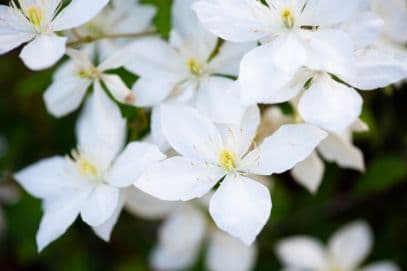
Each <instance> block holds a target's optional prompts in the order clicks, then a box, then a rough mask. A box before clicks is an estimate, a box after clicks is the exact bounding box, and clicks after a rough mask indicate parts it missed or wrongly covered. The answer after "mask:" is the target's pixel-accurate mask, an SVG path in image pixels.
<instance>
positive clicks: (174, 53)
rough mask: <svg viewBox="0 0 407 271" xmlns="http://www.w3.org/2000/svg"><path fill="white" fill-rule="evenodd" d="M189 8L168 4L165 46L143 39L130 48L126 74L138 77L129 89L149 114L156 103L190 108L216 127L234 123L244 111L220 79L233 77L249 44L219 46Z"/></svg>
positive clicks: (181, 0)
mask: <svg viewBox="0 0 407 271" xmlns="http://www.w3.org/2000/svg"><path fill="white" fill-rule="evenodd" d="M193 2H194V1H193V0H176V1H175V2H174V4H173V11H172V19H173V20H172V21H173V29H172V31H171V37H170V41H169V43H167V42H165V41H163V40H161V39H159V38H147V39H142V40H139V41H136V42H134V43H133V45H132V46H130V47H132V49H131V56H130V59H131V62H130V63H128V64H127V65H126V68H127V69H129V70H130V71H132V72H134V73H136V74H138V75H140V79H139V80H138V81H137V82H136V84H135V85H134V87H133V90H134V93H135V96H136V104H137V105H138V106H143V107H155V108H154V110H157V108H156V106H158V105H160V104H162V103H169V102H177V103H183V104H190V105H193V106H195V107H196V108H198V110H200V111H201V112H203V113H205V114H207V116H209V117H210V118H211V119H213V120H214V121H216V122H218V123H230V122H233V123H238V122H239V121H240V119H241V117H242V115H243V113H244V111H245V108H244V107H243V106H242V105H241V102H240V98H239V92H238V91H236V89H235V85H234V83H233V80H231V79H229V78H227V77H225V76H224V75H229V76H237V74H238V67H239V62H240V59H241V57H242V55H243V54H244V53H245V52H246V51H247V50H249V48H252V47H253V46H254V43H250V44H232V43H228V42H225V43H223V44H221V45H219V43H218V39H217V37H216V36H214V35H212V34H211V33H209V32H208V31H206V30H205V29H203V27H202V26H201V24H200V23H199V22H198V20H197V18H196V16H195V14H194V13H193V12H192V10H191V9H190V7H189V6H190V5H191V3H193ZM153 114H155V113H153ZM153 121H155V119H154V118H153ZM157 121H159V120H157ZM152 126H153V129H154V127H156V126H159V125H156V124H153V125H152ZM153 133H154V130H153Z"/></svg>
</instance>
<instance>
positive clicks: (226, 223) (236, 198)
mask: <svg viewBox="0 0 407 271" xmlns="http://www.w3.org/2000/svg"><path fill="white" fill-rule="evenodd" d="M209 212H210V214H211V216H212V218H213V219H214V221H215V223H216V225H217V226H218V227H219V228H220V229H221V230H223V231H225V232H227V233H229V234H230V235H232V236H234V237H236V238H238V239H240V240H241V241H243V243H245V244H246V245H251V244H252V243H253V242H254V240H255V239H256V237H257V235H258V234H259V233H260V231H261V230H262V229H263V227H264V226H265V225H266V223H267V221H268V219H269V217H270V212H271V198H270V193H269V191H268V189H267V187H265V186H264V185H262V184H260V183H258V182H255V181H253V180H251V179H249V178H246V177H243V176H240V175H228V176H226V178H225V179H224V180H223V182H222V184H221V185H220V187H219V188H218V189H217V191H216V192H215V194H214V195H213V197H212V199H211V202H210V206H209Z"/></svg>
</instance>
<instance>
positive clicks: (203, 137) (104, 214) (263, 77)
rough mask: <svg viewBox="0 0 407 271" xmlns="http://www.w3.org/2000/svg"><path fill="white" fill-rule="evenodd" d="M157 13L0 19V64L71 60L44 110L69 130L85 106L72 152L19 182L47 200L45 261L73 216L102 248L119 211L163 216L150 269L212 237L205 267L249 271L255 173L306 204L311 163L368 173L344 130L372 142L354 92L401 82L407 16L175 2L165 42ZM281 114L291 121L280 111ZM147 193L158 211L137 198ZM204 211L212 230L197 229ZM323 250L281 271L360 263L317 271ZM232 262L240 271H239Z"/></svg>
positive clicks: (400, 2) (18, 9)
mask: <svg viewBox="0 0 407 271" xmlns="http://www.w3.org/2000/svg"><path fill="white" fill-rule="evenodd" d="M155 13H156V11H155V9H154V8H153V7H152V6H148V5H142V4H139V3H138V2H137V1H135V0H134V1H130V0H112V1H111V3H109V1H108V0H92V1H89V0H72V1H70V2H69V3H68V4H66V3H64V1H62V0H15V1H14V0H13V1H12V2H11V4H10V6H0V53H2V54H3V53H6V52H9V51H10V50H12V49H15V48H16V47H18V46H20V45H21V44H23V43H27V42H28V44H27V45H25V47H24V48H23V50H22V52H21V54H20V57H21V58H22V60H23V61H24V63H25V65H26V66H27V67H28V68H30V69H32V70H40V69H45V68H49V67H51V66H54V65H55V64H56V63H57V62H58V61H59V60H60V59H61V58H63V57H64V55H65V56H66V58H68V60H66V61H65V62H64V63H63V64H62V65H60V66H58V68H57V71H56V72H55V75H54V79H53V83H52V85H51V86H50V87H49V88H48V89H47V90H46V91H45V94H44V101H45V104H46V107H47V110H48V112H49V113H50V114H52V115H54V116H55V117H63V116H65V115H67V114H69V113H71V112H73V111H75V110H77V109H78V108H79V107H81V104H82V103H84V104H85V105H84V108H83V110H82V114H81V116H80V118H79V120H78V123H77V141H78V147H77V149H75V150H73V151H72V153H71V154H70V155H67V156H65V157H60V156H56V157H53V158H48V159H45V160H42V161H40V162H38V163H36V164H34V165H32V166H30V167H28V168H26V169H23V170H21V171H20V172H18V173H17V174H16V175H15V178H16V180H17V181H18V182H19V183H20V184H21V185H22V186H23V187H24V188H25V189H26V190H27V191H28V192H29V193H30V194H32V195H33V196H35V197H37V198H40V199H41V200H42V201H43V210H44V216H43V218H42V221H41V225H40V229H39V231H38V234H37V243H38V247H39V250H42V249H43V248H44V247H45V246H47V245H48V244H49V243H50V242H52V241H54V240H55V239H57V238H58V237H60V236H61V235H62V234H63V233H64V232H65V231H66V230H67V228H68V227H69V226H70V225H71V224H72V223H73V222H74V221H75V220H76V218H77V217H78V216H79V214H80V217H81V219H82V220H83V221H84V222H85V223H87V224H88V225H90V226H91V227H92V228H93V229H94V231H95V232H96V234H97V235H98V236H100V237H101V238H103V239H105V240H109V238H110V234H111V232H112V230H113V227H114V225H115V224H116V222H117V220H118V218H119V215H120V212H121V210H122V209H123V207H124V206H128V208H129V209H130V210H136V211H135V212H136V213H140V212H141V213H145V212H146V213H147V216H149V215H148V214H151V212H152V213H153V215H152V216H153V217H156V216H157V215H158V216H161V217H162V216H168V218H167V220H166V222H165V223H164V226H163V228H162V230H161V234H160V242H159V245H158V246H157V248H156V250H155V252H154V253H153V256H152V264H153V266H155V268H156V269H170V270H173V269H182V268H185V267H186V266H189V265H190V264H191V263H192V261H193V260H194V259H195V258H196V255H197V253H198V251H199V246H200V244H201V243H202V242H203V240H204V239H205V238H206V237H207V238H209V240H210V242H209V249H208V260H207V266H208V268H209V269H210V270H249V269H250V268H251V267H252V265H253V262H254V257H255V254H256V253H255V251H256V249H255V244H253V242H254V241H255V239H256V237H257V235H258V234H259V233H260V232H261V231H262V229H263V227H264V226H265V224H266V223H267V221H268V220H269V216H270V213H271V209H272V204H271V197H270V192H269V189H268V187H267V185H263V184H262V183H261V182H258V181H256V180H255V179H254V178H256V176H270V175H272V174H279V173H283V172H286V171H288V170H292V174H293V176H294V178H295V179H296V180H298V182H299V183H301V184H302V185H304V186H305V187H306V188H307V189H308V190H309V191H311V192H313V193H316V192H317V190H318V187H319V185H320V183H321V180H322V175H323V171H324V163H323V161H322V160H321V157H323V158H324V159H325V160H327V161H333V162H336V163H337V164H338V165H339V166H341V167H345V168H352V169H357V170H363V169H364V162H363V154H362V152H361V151H360V150H359V149H357V148H356V147H355V146H354V145H353V143H352V132H354V131H366V130H367V129H368V128H367V126H366V125H365V124H364V123H363V122H362V121H361V120H360V119H359V117H360V115H361V112H362V106H363V99H362V96H361V95H360V94H359V92H358V91H357V90H362V91H363V90H374V89H378V88H382V87H386V86H389V85H391V84H393V83H397V82H399V81H402V80H403V79H405V78H406V77H407V51H406V50H405V49H404V47H403V46H404V44H405V43H406V42H407V7H406V3H405V1H404V0H391V1H382V0H370V1H369V0H342V1H332V0H265V1H257V0H196V1H195V0H175V1H174V3H173V6H172V29H171V32H170V37H169V39H168V40H165V39H162V38H160V37H158V36H157V35H154V33H153V32H154V31H153V30H152V29H153V28H152V27H151V23H152V19H153V17H154V15H155ZM118 68H124V69H126V70H127V71H129V72H131V73H133V74H134V75H136V76H138V80H137V81H136V83H135V84H134V85H133V86H128V85H126V83H125V81H124V80H123V78H121V77H120V75H119V73H117V72H115V70H117V69H118ZM88 93H90V95H87V94H88ZM282 103H287V104H289V105H290V106H291V108H292V114H289V115H285V114H283V113H282V111H281V110H280V108H279V107H278V104H282ZM121 104H126V105H127V106H135V107H142V108H146V109H151V125H150V127H151V133H150V135H149V136H147V137H146V138H144V139H140V141H136V142H127V125H126V119H124V118H123V117H122V114H121V111H120V105H121ZM260 105H261V109H262V110H260ZM270 105H272V106H270ZM260 111H261V112H260ZM256 142H257V144H256ZM171 152H175V155H170V156H169V157H168V158H167V156H166V155H164V154H163V153H166V154H168V153H171ZM143 193H147V194H148V195H149V196H148V197H150V196H152V197H155V198H156V201H151V198H150V199H149V200H150V203H146V202H145V201H144V202H143V200H141V201H140V198H143V199H146V198H145V197H147V195H142V194H143ZM208 195H210V199H208V197H209V196H208ZM200 198H204V199H206V200H197V199H200ZM159 200H161V201H159ZM171 201H173V202H174V203H172V202H171ZM182 201H187V203H181V202H182ZM202 202H205V203H202ZM138 204H140V206H138ZM277 204H278V203H277ZM154 206H156V208H155V207H154ZM197 206H199V208H198V207H197ZM205 207H207V208H209V213H210V216H211V219H213V221H214V224H213V223H211V222H210V221H208V220H207V219H206V218H204V214H205V213H204V212H203V211H202V210H203V209H205ZM154 214H155V215H154ZM208 225H209V226H208ZM215 225H216V227H217V228H216V227H214V226H215ZM225 233H227V234H228V235H226V234H225ZM180 235H183V236H184V238H183V239H182V242H179V241H178V242H177V240H175V239H176V236H180ZM346 235H352V236H353V233H349V234H348V233H346ZM341 238H342V237H338V238H336V239H340V240H339V241H338V240H336V241H335V240H334V241H332V251H333V252H335V253H336V252H338V251H339V252H338V253H339V254H338V255H337V254H335V253H334V256H335V257H336V256H338V257H339V258H340V257H342V256H344V257H345V256H347V255H343V254H341V253H350V254H349V255H350V256H351V257H356V256H358V255H360V253H365V252H364V250H363V249H361V250H358V249H359V247H357V246H351V247H350V248H349V247H346V248H344V247H343V245H345V244H344V243H346V242H347V241H346V240H345V241H344V240H342V239H343V238H342V239H341ZM240 241H241V242H240ZM252 244H253V245H252ZM250 245H252V246H250ZM296 247H298V248H296ZM311 248H312V249H311ZM297 249H299V250H301V251H300V252H298V253H297V252H296V250H297ZM352 249H353V250H352ZM355 250H357V251H355ZM321 251H322V250H321V248H320V246H319V245H318V246H317V245H316V244H314V243H312V242H310V241H307V240H300V241H298V242H297V241H295V240H294V241H292V242H289V243H287V244H284V243H283V244H282V245H281V247H280V249H279V254H280V255H281V257H282V258H283V259H284V260H285V261H286V262H287V264H288V265H289V268H291V269H289V270H303V269H304V270H341V271H348V270H349V271H350V270H355V268H356V267H355V266H354V265H353V264H354V263H355V261H356V260H357V261H359V258H358V259H356V260H355V261H354V262H352V266H342V265H341V264H342V262H338V263H336V262H335V263H334V264H335V266H334V267H330V268H331V269H326V268H328V267H325V265H324V266H322V264H325V263H326V262H327V261H328V260H327V259H326V257H325V258H323V257H322V256H321V255H322V254H321V253H322V252H321ZM353 252H354V253H353ZM325 254H326V253H325V252H324V255H325ZM328 254H329V253H328ZM351 254H352V255H351ZM314 256H315V257H314ZM363 256H364V255H363ZM313 257H314V258H315V259H313ZM318 257H319V258H318ZM236 258H239V260H240V261H241V262H244V263H243V264H242V263H241V262H239V265H238V266H236V262H235V260H234V259H236ZM339 258H338V261H339V260H342V259H339ZM299 259H303V260H304V262H300V263H298V264H297V263H296V262H295V261H296V260H299ZM330 260H331V258H329V261H330ZM334 260H336V258H335V259H334ZM308 261H309V262H308ZM329 263H330V264H331V262H329ZM343 263H344V264H348V263H349V262H346V263H345V262H343ZM316 264H318V265H316ZM320 264H321V265H320ZM291 265H292V266H291ZM311 265H312V266H311ZM364 270H393V269H385V268H382V269H380V268H378V269H374V268H373V269H364Z"/></svg>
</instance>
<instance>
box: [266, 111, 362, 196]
mask: <svg viewBox="0 0 407 271" xmlns="http://www.w3.org/2000/svg"><path fill="white" fill-rule="evenodd" d="M295 122H296V121H295V118H294V117H292V116H288V115H284V114H283V112H282V111H281V110H280V109H279V108H278V107H270V108H268V109H267V110H266V111H265V112H264V113H263V118H262V124H261V125H260V131H261V133H262V135H261V138H264V137H266V136H268V135H270V134H271V133H273V132H274V131H276V130H277V129H278V128H279V127H280V126H281V125H284V124H289V123H295ZM367 129H368V128H367V126H366V125H365V124H364V123H363V122H362V121H360V120H358V121H357V122H355V123H354V125H352V127H351V128H349V129H347V130H346V131H345V132H344V133H342V134H334V133H329V135H328V137H327V138H326V139H325V140H323V141H322V142H321V143H320V144H319V145H318V147H317V149H316V151H314V152H313V153H312V154H311V155H310V156H309V157H308V158H307V159H305V160H304V161H302V162H300V163H298V164H297V165H296V166H295V167H294V168H293V169H292V171H291V174H292V175H293V177H294V179H295V180H296V181H297V182H298V183H299V184H301V185H303V186H304V187H305V188H307V189H308V191H310V192H311V193H316V192H317V190H318V188H319V186H320V184H321V182H322V179H323V175H324V171H325V165H324V162H323V161H322V160H321V158H323V159H324V160H326V161H329V162H335V163H336V164H338V166H340V167H342V168H349V169H354V170H359V171H363V170H364V168H365V165H364V160H363V153H362V151H361V150H360V149H358V148H357V147H356V146H355V145H353V142H352V132H363V131H366V130H367ZM261 138H260V139H261Z"/></svg>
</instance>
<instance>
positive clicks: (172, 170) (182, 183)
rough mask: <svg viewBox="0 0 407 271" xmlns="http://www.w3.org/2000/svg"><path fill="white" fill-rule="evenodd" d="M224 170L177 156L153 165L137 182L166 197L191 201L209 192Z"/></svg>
mask: <svg viewBox="0 0 407 271" xmlns="http://www.w3.org/2000/svg"><path fill="white" fill-rule="evenodd" d="M224 174H225V173H224V172H223V171H222V170H221V169H220V168H218V167H213V166H210V165H209V164H203V163H201V162H195V161H192V160H190V159H187V158H183V157H173V158H169V159H167V160H164V161H162V162H159V163H157V164H154V165H153V166H151V167H150V168H149V169H147V171H146V172H145V173H144V174H143V175H142V176H141V177H140V178H139V179H138V180H137V181H136V183H135V184H134V185H135V186H136V187H137V188H139V189H140V190H142V191H144V192H145V193H148V194H150V195H152V196H154V197H156V198H159V199H162V200H170V201H179V200H182V201H188V200H191V199H194V198H200V197H202V196H203V195H205V194H206V193H208V192H209V190H211V188H212V187H213V186H214V185H215V184H216V183H217V182H218V181H219V180H220V179H221V178H222V177H223V175H224Z"/></svg>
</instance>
